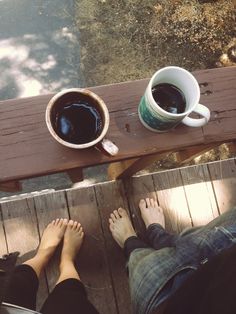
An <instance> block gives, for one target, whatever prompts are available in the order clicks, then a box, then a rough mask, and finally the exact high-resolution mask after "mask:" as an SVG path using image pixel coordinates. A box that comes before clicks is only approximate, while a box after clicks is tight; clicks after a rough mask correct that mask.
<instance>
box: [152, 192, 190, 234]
mask: <svg viewBox="0 0 236 314" xmlns="http://www.w3.org/2000/svg"><path fill="white" fill-rule="evenodd" d="M157 194H158V199H159V202H160V206H161V207H162V208H163V210H164V215H165V219H166V228H167V230H169V231H174V232H181V231H182V230H183V229H185V228H186V227H191V219H190V215H189V210H188V205H187V202H186V198H185V194H184V190H183V187H182V186H180V187H176V188H172V189H166V190H160V191H157Z"/></svg>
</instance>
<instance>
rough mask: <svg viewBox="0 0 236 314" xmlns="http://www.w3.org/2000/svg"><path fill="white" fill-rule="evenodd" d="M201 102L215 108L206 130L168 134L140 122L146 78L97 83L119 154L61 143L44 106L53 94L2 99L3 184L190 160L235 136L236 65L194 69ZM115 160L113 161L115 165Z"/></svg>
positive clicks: (120, 173) (122, 172) (121, 173)
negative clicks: (169, 158) (166, 159)
mask: <svg viewBox="0 0 236 314" xmlns="http://www.w3.org/2000/svg"><path fill="white" fill-rule="evenodd" d="M193 74H194V75H195V77H196V78H197V80H198V82H199V84H200V87H201V102H202V103H203V104H204V105H206V106H208V107H209V108H210V110H211V120H210V122H209V123H208V124H207V125H206V126H204V127H203V128H189V127H186V126H183V125H180V126H178V127H177V128H176V130H173V131H171V132H168V133H163V134H156V133H153V132H150V131H148V130H147V129H145V128H144V127H143V125H142V124H141V123H140V121H139V118H138V115H137V108H138V103H139V101H140V98H141V96H142V95H143V93H144V91H145V88H146V86H147V83H148V79H144V80H139V81H134V82H125V83H120V84H113V85H107V86H100V87H93V88H91V90H92V91H94V92H95V93H97V94H98V95H99V96H101V97H102V98H103V99H104V101H105V102H106V104H107V106H108V109H109V112H110V117H111V123H110V128H109V132H108V135H107V136H108V138H110V139H111V140H112V141H114V142H115V143H116V145H118V147H119V148H120V151H119V154H118V155H117V156H115V157H108V156H105V155H102V154H101V153H100V152H98V151H96V150H95V149H94V148H91V149H86V150H83V151H81V150H80V151H77V150H73V149H69V148H66V147H63V146H61V145H60V144H58V143H57V142H56V141H55V140H54V139H53V138H52V137H51V136H50V134H49V132H48V130H47V128H46V124H45V121H44V115H45V108H46V105H47V103H48V101H49V99H50V98H51V97H52V96H53V95H52V94H50V95H43V96H37V97H31V98H23V99H13V100H7V101H2V102H0V149H1V151H0V187H1V189H2V190H4V189H5V190H8V191H9V190H12V191H14V190H19V189H20V183H19V180H21V179H26V178H31V177H36V176H42V175H46V174H52V173H56V172H64V171H67V172H68V173H69V175H70V176H71V178H72V181H73V182H75V181H79V180H82V169H83V168H84V167H88V166H94V165H99V164H102V163H113V164H111V165H110V167H109V174H110V177H111V178H123V177H128V176H130V175H132V174H134V173H135V172H137V171H138V170H140V169H142V168H144V167H145V166H147V165H148V164H150V163H151V162H153V161H154V160H157V159H158V158H162V157H163V155H166V153H169V152H179V160H180V161H181V162H183V161H184V160H186V159H187V160H189V159H191V158H192V157H195V156H196V155H198V154H201V153H202V152H205V151H206V150H209V149H211V148H213V147H215V146H216V145H219V144H221V143H224V142H231V141H234V140H235V139H236V128H235V125H236V88H235V76H236V67H229V68H221V69H211V70H202V71H196V72H194V73H193ZM114 162H115V163H114Z"/></svg>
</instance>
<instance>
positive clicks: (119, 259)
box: [95, 181, 131, 314]
mask: <svg viewBox="0 0 236 314" xmlns="http://www.w3.org/2000/svg"><path fill="white" fill-rule="evenodd" d="M95 190H96V198H97V205H98V210H99V212H100V217H101V222H102V228H103V234H104V238H105V245H106V252H107V258H108V263H109V269H110V274H111V279H112V284H113V291H114V295H115V297H116V304H117V311H118V313H122V314H129V313H130V312H131V303H130V297H129V286H128V277H127V273H126V269H125V258H124V256H123V254H122V252H121V249H120V248H119V247H118V245H117V244H116V243H115V242H114V240H113V238H112V236H111V233H110V230H109V225H108V219H109V217H110V213H111V212H112V211H113V210H115V209H117V208H119V207H123V208H127V207H128V204H127V199H126V197H125V193H124V188H123V185H122V183H121V182H119V181H117V182H109V183H105V184H98V185H96V186H95Z"/></svg>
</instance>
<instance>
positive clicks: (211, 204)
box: [180, 165, 219, 226]
mask: <svg viewBox="0 0 236 314" xmlns="http://www.w3.org/2000/svg"><path fill="white" fill-rule="evenodd" d="M180 173H181V176H182V179H183V185H184V189H185V194H186V199H187V202H188V206H189V209H190V214H191V218H192V222H193V225H194V226H201V225H205V224H207V223H208V222H210V221H211V220H212V219H214V218H216V217H217V216H218V215H219V212H218V208H217V204H216V200H215V198H214V192H213V188H212V185H211V182H210V181H211V179H210V175H209V172H208V169H207V166H206V165H199V166H192V167H186V168H183V169H180Z"/></svg>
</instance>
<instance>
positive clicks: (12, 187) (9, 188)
mask: <svg viewBox="0 0 236 314" xmlns="http://www.w3.org/2000/svg"><path fill="white" fill-rule="evenodd" d="M0 191H3V192H20V191H22V184H21V182H20V181H9V182H4V183H0Z"/></svg>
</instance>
